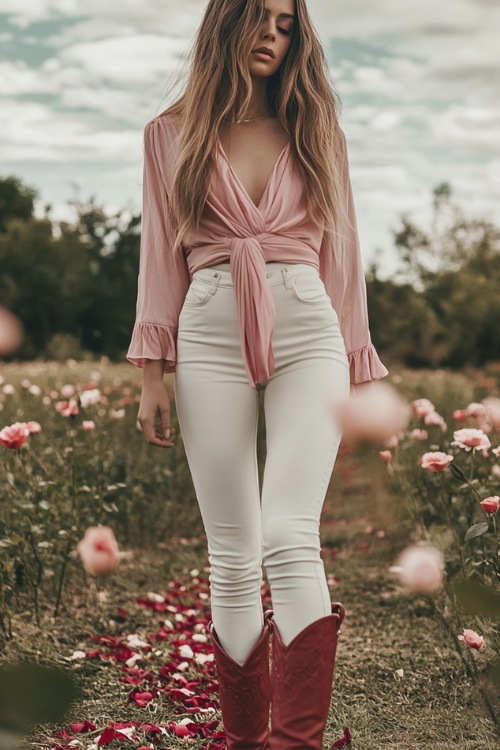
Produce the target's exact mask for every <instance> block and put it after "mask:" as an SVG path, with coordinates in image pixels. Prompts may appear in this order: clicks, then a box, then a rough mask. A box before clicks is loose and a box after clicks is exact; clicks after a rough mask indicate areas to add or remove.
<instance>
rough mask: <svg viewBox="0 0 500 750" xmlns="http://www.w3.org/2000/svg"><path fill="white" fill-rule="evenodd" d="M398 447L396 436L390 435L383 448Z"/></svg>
mask: <svg viewBox="0 0 500 750" xmlns="http://www.w3.org/2000/svg"><path fill="white" fill-rule="evenodd" d="M398 445H399V438H398V436H397V435H391V437H390V438H389V440H386V441H385V443H384V446H385V447H386V448H396V446H398Z"/></svg>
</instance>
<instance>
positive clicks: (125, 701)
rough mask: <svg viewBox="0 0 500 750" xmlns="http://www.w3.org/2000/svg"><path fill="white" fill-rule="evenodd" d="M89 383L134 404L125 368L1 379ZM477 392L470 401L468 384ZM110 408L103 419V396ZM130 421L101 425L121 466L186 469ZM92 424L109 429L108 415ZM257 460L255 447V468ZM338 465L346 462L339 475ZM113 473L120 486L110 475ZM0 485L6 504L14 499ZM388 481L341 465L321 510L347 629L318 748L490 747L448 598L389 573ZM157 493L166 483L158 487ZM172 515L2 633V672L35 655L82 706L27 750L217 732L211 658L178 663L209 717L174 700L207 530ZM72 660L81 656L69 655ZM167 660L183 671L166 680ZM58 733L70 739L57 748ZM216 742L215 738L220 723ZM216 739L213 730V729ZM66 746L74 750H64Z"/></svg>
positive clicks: (407, 527)
mask: <svg viewBox="0 0 500 750" xmlns="http://www.w3.org/2000/svg"><path fill="white" fill-rule="evenodd" d="M95 370H98V371H100V372H101V373H102V380H101V382H100V387H101V388H103V387H104V384H105V383H109V384H110V385H112V386H113V388H118V389H119V390H122V391H123V389H124V388H125V389H127V393H128V389H130V393H131V394H132V396H134V394H137V392H138V389H139V387H140V373H139V372H137V371H136V370H135V368H132V367H130V366H125V367H123V366H112V365H109V364H107V363H101V364H99V363H97V364H95V363H94V364H93V363H82V364H81V365H79V366H78V368H76V369H75V368H74V367H73V368H71V369H70V370H68V369H67V368H65V367H62V366H56V365H53V366H51V367H48V366H39V365H33V366H30V365H24V366H21V365H9V366H6V367H4V369H3V376H4V384H5V383H14V384H15V385H16V388H17V389H18V390H19V391H20V390H21V386H20V385H19V383H20V382H21V381H22V380H23V379H26V378H28V379H30V380H31V381H32V382H35V380H36V382H38V383H39V385H40V386H42V388H45V387H47V388H57V387H59V384H62V383H66V382H70V381H71V382H77V381H79V382H87V383H88V382H90V381H91V380H92V377H91V373H92V371H95ZM425 383H426V380H425V377H422V379H421V380H419V388H417V389H416V391H415V396H422V395H425V392H424V391H423V388H424V385H425ZM455 385H456V384H455ZM429 387H430V388H431V386H429ZM456 388H459V386H458V385H456ZM460 388H462V389H464V390H465V391H467V389H468V388H469V385H468V381H467V380H466V379H465V380H464V379H463V378H462V379H461V380H460ZM470 394H471V396H470V397H471V399H472V397H473V387H472V386H471V387H470ZM21 397H22V394H21V396H20V398H21ZM108 405H109V408H111V399H110V402H109V404H108ZM37 408H38V407H37ZM113 408H114V407H113ZM16 410H17V411H18V410H19V404H17V406H15V407H14V406H12V404H10V405H9V404H8V403H7V400H5V401H4V409H3V415H2V419H1V420H0V421H1V422H2V424H8V423H10V422H12V421H14V420H15V419H26V420H27V419H38V420H39V421H40V422H41V421H42V420H43V411H40V412H39V413H37V411H36V409H35V408H33V409H32V410H31V412H30V414H28V413H26V398H25V405H24V409H23V412H24V413H23V414H19V413H15V412H16ZM126 411H127V415H126V418H125V422H126V425H127V427H125V424H124V425H122V426H120V427H117V426H116V424H113V425H112V426H111V427H110V429H111V430H113V431H114V433H116V437H115V440H114V442H113V443H112V445H111V449H112V450H113V451H114V453H115V454H116V453H117V452H119V451H120V450H121V446H123V453H124V454H125V453H127V454H128V453H130V454H131V456H132V455H133V454H134V446H135V461H136V462H142V461H145V462H146V463H145V464H142V469H143V471H144V470H145V467H146V465H147V466H149V465H150V463H148V462H151V464H155V465H156V466H157V467H158V466H162V467H163V469H165V464H166V465H167V473H166V476H168V468H170V471H172V467H173V466H178V465H179V463H182V461H183V458H182V445H181V439H180V437H179V438H178V440H179V445H177V446H176V448H175V449H174V450H175V455H170V456H169V457H167V456H166V452H164V451H161V450H160V449H157V448H153V447H152V446H147V445H144V446H143V445H142V443H144V442H145V441H144V439H143V438H142V435H138V434H137V431H136V430H135V426H134V423H135V416H134V415H135V414H136V412H137V405H136V402H134V401H133V399H132V401H131V403H130V404H129V405H127V406H126ZM58 416H59V415H58ZM101 418H102V420H103V421H104V422H105V421H106V418H107V417H106V414H102V415H101ZM174 424H176V422H175V420H174ZM176 426H177V425H176ZM127 431H128V432H127ZM127 434H128V435H129V438H127V437H126V435H127ZM140 441H142V442H140ZM130 443H132V446H131V445H130ZM139 447H140V452H138V449H139ZM83 455H85V454H84V453H82V456H83ZM104 455H106V454H104ZM144 456H146V457H145V458H144ZM81 460H83V458H82V459H81ZM130 460H131V461H132V458H131V459H130ZM263 460H264V451H263V448H262V447H261V448H260V464H261V465H260V469H261V471H262V461H263ZM341 461H342V457H340V458H339V461H338V462H337V463H338V464H340V463H341ZM126 466H129V464H126ZM105 467H106V463H105ZM11 468H12V467H11ZM109 468H110V471H111V473H113V474H114V465H110V466H109ZM104 470H105V469H104ZM83 473H85V472H83ZM4 479H5V471H4ZM4 479H3V480H2V482H3V488H4V489H3V494H4V502H8V486H7V483H6V482H5V481H4ZM386 479H387V472H386V466H385V464H384V463H383V462H382V461H380V462H379V463H376V464H375V463H374V462H373V461H371V462H369V463H367V464H366V465H363V464H361V465H360V466H359V467H358V468H355V470H354V471H353V473H352V475H351V476H350V478H349V480H348V481H347V480H346V474H345V473H343V472H342V471H340V470H339V466H336V468H335V471H334V473H333V476H332V479H331V481H330V486H329V490H328V494H327V498H326V501H325V506H324V511H323V519H322V526H321V539H322V545H323V559H324V561H325V567H326V571H327V575H328V580H329V585H330V592H331V596H332V600H333V599H336V600H339V601H341V602H342V603H343V604H344V606H345V607H346V618H345V620H344V623H343V625H342V631H341V635H340V639H339V646H338V651H337V663H336V672H335V681H334V690H333V694H332V702H331V709H330V716H329V721H328V725H327V728H326V731H325V737H324V747H326V748H330V747H331V746H332V743H333V742H334V741H335V740H338V739H339V738H341V737H342V733H343V730H344V728H345V727H348V728H349V730H350V733H351V736H352V743H351V747H353V748H356V750H379V749H382V748H386V747H388V746H390V747H391V748H397V749H398V750H416V749H417V748H419V749H420V748H424V747H426V748H428V747H432V748H433V750H451V749H452V748H458V747H460V748H461V749H462V750H494V748H497V747H498V736H497V735H496V734H495V731H494V727H493V723H492V721H491V718H490V717H489V716H488V714H487V712H486V710H485V707H484V704H483V702H482V700H481V696H480V695H479V693H478V691H477V689H476V687H475V685H474V684H473V682H472V681H471V680H470V678H469V676H468V675H467V673H466V671H465V668H464V663H463V661H462V659H461V657H460V651H459V648H460V646H459V647H458V648H457V644H456V643H454V642H453V640H452V638H451V637H450V634H449V633H448V632H447V631H446V627H445V625H444V623H443V622H442V621H441V619H440V617H439V615H438V614H437V612H436V609H435V603H437V604H440V605H442V606H445V602H444V600H443V601H442V600H441V597H440V595H436V597H434V598H432V597H427V596H422V595H416V594H413V595H408V594H407V593H405V592H404V591H403V589H402V588H401V587H400V585H399V583H398V581H397V579H396V577H395V575H394V573H391V571H390V570H389V569H390V566H391V565H393V563H394V560H395V557H396V554H397V552H398V551H399V550H401V549H403V548H404V547H405V546H406V545H407V544H408V543H409V542H410V541H415V540H416V539H417V537H416V536H415V530H414V529H413V528H412V526H411V523H409V521H408V518H407V516H406V515H405V512H404V508H403V506H402V505H401V504H399V503H398V499H397V498H395V497H393V496H391V493H390V490H389V486H388V483H387V481H386ZM78 481H79V480H78ZM78 481H77V484H78ZM111 481H116V477H115V476H113V477H111V478H110V482H111ZM157 481H158V482H160V481H161V476H160V475H157ZM183 481H185V480H183ZM131 482H132V477H130V476H129V477H127V478H126V479H125V482H124V484H127V489H125V494H127V493H129V494H130V493H131V492H132V487H131ZM189 491H190V492H192V490H191V489H189ZM186 492H187V490H186ZM6 493H7V494H6ZM178 502H179V501H178V500H177V501H176V504H175V505H174V506H171V505H169V504H168V503H167V504H166V509H167V510H166V511H165V512H166V513H167V516H166V519H163V520H165V522H166V525H165V528H168V524H169V521H170V523H171V527H173V528H171V531H170V533H169V534H168V535H165V536H164V539H163V540H161V539H160V540H156V541H148V542H147V543H144V544H139V543H138V540H139V539H141V536H140V535H139V534H134V533H133V531H132V530H129V531H130V534H129V536H128V539H129V542H128V543H127V544H125V545H124V546H125V548H126V549H127V550H130V551H131V552H132V553H133V555H131V557H130V558H128V559H124V560H122V561H121V563H120V565H119V567H118V568H117V569H116V570H115V571H114V572H113V573H112V574H111V575H109V576H108V577H105V578H100V579H98V580H97V583H94V582H93V581H92V580H91V579H90V578H89V577H88V576H85V575H84V574H83V571H80V572H78V568H79V566H78V560H77V559H74V561H73V566H74V572H73V574H72V575H71V576H70V577H69V578H68V580H67V583H66V586H65V589H64V597H63V605H62V607H61V610H60V612H59V614H58V616H57V617H56V618H54V617H53V611H52V609H53V608H52V607H50V606H48V605H46V606H41V607H40V617H41V622H40V627H39V626H38V625H37V624H36V622H35V619H34V616H33V609H32V607H29V606H28V604H27V600H26V599H23V598H22V597H21V599H20V606H19V607H18V608H17V611H13V612H12V630H13V638H12V639H8V638H5V637H4V635H3V636H2V637H1V640H0V645H1V657H0V663H2V664H11V663H14V662H16V661H17V660H18V659H20V658H25V657H29V658H31V659H33V660H35V661H37V662H40V663H43V664H54V665H59V666H60V667H62V668H63V669H65V670H67V671H70V672H71V673H72V674H74V676H75V680H76V681H77V682H78V684H79V685H80V687H81V689H82V690H83V698H82V699H81V700H80V701H78V702H77V703H76V704H75V705H73V706H72V708H71V710H70V712H69V713H68V715H67V717H66V719H65V721H64V723H62V724H60V725H52V724H43V725H36V726H35V727H33V729H32V731H31V732H30V734H29V735H28V736H27V737H26V738H25V740H24V742H23V744H22V748H25V749H26V748H33V747H35V748H50V747H54V748H56V747H60V748H63V747H64V748H65V747H77V748H97V747H98V745H97V744H96V743H97V740H98V738H99V737H100V736H101V735H102V732H103V730H104V729H105V728H106V727H109V726H112V722H124V723H126V722H139V723H143V722H150V723H151V724H152V725H155V726H158V725H162V726H163V727H165V726H167V723H168V722H169V721H175V722H177V723H178V722H180V721H181V720H182V719H188V718H189V719H190V720H191V721H192V722H195V723H196V722H199V723H200V724H203V723H204V722H207V723H210V722H214V721H216V720H219V719H220V713H219V710H218V707H217V695H216V692H214V691H213V690H212V683H213V662H211V661H210V659H209V660H208V661H204V660H203V658H202V657H200V659H199V660H198V661H197V660H195V659H193V658H191V657H190V656H186V653H187V652H186V651H184V652H182V653H184V657H185V658H184V661H185V662H187V666H186V667H185V668H184V667H183V670H184V671H183V674H184V677H187V678H188V680H189V682H188V684H189V685H190V690H191V688H192V694H193V695H195V696H201V697H202V698H203V700H202V699H200V701H199V705H200V706H202V705H204V706H205V707H206V710H205V711H203V712H196V711H195V710H193V708H192V703H191V704H190V703H189V701H186V700H185V698H186V697H187V694H184V695H182V694H179V693H171V694H170V693H169V690H171V689H172V688H173V687H174V685H176V686H177V688H179V687H180V686H181V685H182V684H183V683H182V682H179V681H177V682H176V681H175V679H174V677H173V675H175V674H177V675H178V674H179V661H181V662H182V660H180V659H179V657H178V655H179V642H182V641H183V640H185V641H186V643H189V644H190V645H191V646H193V643H195V644H196V645H195V646H193V649H197V651H196V653H200V654H202V655H203V654H204V655H205V656H206V655H207V654H209V653H211V646H209V644H206V643H204V642H203V639H199V640H197V641H192V640H191V638H192V635H193V633H195V632H196V633H198V634H201V635H203V633H204V628H203V624H204V623H206V622H207V620H208V618H209V600H208V580H207V577H208V559H207V553H206V539H205V537H204V535H203V533H202V531H200V520H199V517H198V515H197V508H196V505H195V504H193V503H191V505H190V506H189V508H190V513H191V514H192V518H191V528H192V529H193V530H194V534H189V533H188V532H189V519H187V520H186V519H185V517H184V515H183V514H180V515H179V511H178ZM118 505H119V503H118ZM120 507H121V506H120ZM157 509H158V500H157V499H155V504H154V513H153V514H152V515H151V516H150V517H149V518H148V517H147V509H144V508H143V509H142V511H141V513H142V515H143V516H144V513H146V517H145V518H143V524H144V525H145V526H147V525H148V524H157V523H158V517H157V515H156V514H157ZM169 512H171V513H172V516H171V517H169V516H168V513H169ZM174 514H177V515H174ZM101 518H102V517H101ZM110 518H111V520H112V516H111V517H110ZM160 520H161V519H160ZM179 531H180V532H181V533H179ZM144 538H146V537H145V536H144ZM147 538H148V539H149V538H150V537H147ZM263 574H265V572H264V573H263ZM264 583H265V585H263V589H262V593H263V603H264V607H265V608H267V607H270V606H271V600H270V595H269V588H268V585H267V580H265V582H264ZM155 603H156V605H158V608H156V607H155ZM169 603H170V607H171V609H163V611H161V610H162V607H161V606H159V605H162V606H163V605H168V604H169ZM175 610H176V611H177V614H178V615H179V617H178V619H177V623H178V627H176V626H175V625H174V626H173V627H172V628H171V629H168V628H167V631H166V632H163V631H162V628H161V623H164V621H165V619H167V620H168V619H169V618H171V619H172V618H174V617H175ZM195 623H196V627H195V626H194V624H195ZM181 626H182V627H181ZM467 627H469V625H467ZM470 627H472V625H471V626H470ZM458 632H460V631H457V633H458ZM103 636H104V638H103ZM131 636H133V638H131ZM96 637H97V638H98V639H99V638H100V640H96ZM125 647H126V648H127V649H129V650H128V651H127V650H126V648H125ZM96 650H97V651H96ZM181 651H182V650H181ZM75 652H82V653H83V654H84V655H83V656H80V657H75ZM92 652H93V656H91V657H89V654H92ZM85 654H86V656H85ZM176 659H177V661H175V660H176ZM129 660H130V661H129ZM171 662H172V663H173V662H175V664H176V668H174V667H172V669H170V668H167V665H169V664H170V663H171ZM127 664H128V667H127ZM127 670H128V671H127ZM155 689H156V690H157V693H156V694H153V695H152V697H150V698H146V699H144V700H145V705H140V702H141V701H140V700H137V699H135V698H134V699H132V700H131V695H137V694H138V693H139V694H140V691H143V692H147V691H149V692H150V693H154V690H155ZM188 692H190V691H189V690H188ZM84 722H89V724H88V725H87V729H88V731H85V732H83V731H78V732H75V731H72V730H71V729H70V725H71V724H78V723H80V724H81V723H84ZM91 727H94V728H93V729H92V728H91ZM64 729H65V730H66V731H67V732H68V736H69V739H68V738H66V739H64V738H62V737H59V738H56V734H57V733H60V732H61V731H62V730H64ZM218 729H222V724H221V723H220V722H219V724H218ZM125 731H126V730H125ZM210 731H214V732H216V728H215V725H212V729H211V730H210ZM133 734H134V737H135V739H128V738H127V737H122V738H120V737H119V736H118V737H115V738H114V739H110V741H109V743H108V742H106V743H104V744H106V746H107V747H110V748H111V750H114V749H115V748H121V747H127V748H132V749H133V750H136V749H137V748H145V747H153V746H158V747H162V748H172V750H174V749H175V750H176V749H177V748H181V747H186V744H187V743H189V745H190V746H192V747H195V748H198V747H199V748H207V749H208V748H210V747H211V745H210V742H211V741H212V742H215V739H212V740H210V739H209V738H207V737H202V736H198V737H196V736H195V737H193V738H191V739H190V740H189V741H188V740H186V739H185V738H182V737H176V736H175V735H173V734H172V733H170V732H169V734H168V736H167V735H166V734H164V735H163V737H162V738H161V740H158V739H157V745H154V744H152V739H151V737H152V736H153V735H148V733H147V732H146V731H144V730H142V729H137V730H136V731H135V732H134V733H133ZM71 738H73V742H72V743H71V744H69V742H70V741H71ZM58 743H59V744H58ZM214 747H215V745H214Z"/></svg>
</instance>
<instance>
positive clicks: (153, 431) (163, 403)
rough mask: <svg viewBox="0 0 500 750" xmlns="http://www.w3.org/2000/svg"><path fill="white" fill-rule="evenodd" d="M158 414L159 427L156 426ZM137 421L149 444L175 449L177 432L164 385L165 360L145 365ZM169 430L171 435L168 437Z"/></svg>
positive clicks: (149, 362)
mask: <svg viewBox="0 0 500 750" xmlns="http://www.w3.org/2000/svg"><path fill="white" fill-rule="evenodd" d="M157 414H158V415H159V417H160V425H159V426H155V417H156V415H157ZM137 421H138V423H139V425H140V428H141V430H142V432H143V434H144V437H145V438H146V440H147V442H148V443H150V444H151V445H158V446H160V448H172V447H173V445H174V440H175V432H176V431H175V427H173V426H172V425H171V424H170V398H169V395H168V393H167V390H166V388H165V385H164V383H163V360H149V361H147V362H146V363H145V366H144V378H143V384H142V393H141V401H140V404H139V412H138V414H137ZM168 430H170V435H169V436H168V437H167V434H168Z"/></svg>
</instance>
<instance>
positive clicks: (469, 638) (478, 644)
mask: <svg viewBox="0 0 500 750" xmlns="http://www.w3.org/2000/svg"><path fill="white" fill-rule="evenodd" d="M458 640H459V641H463V642H464V643H465V644H466V645H467V646H469V648H476V649H478V650H479V649H480V648H482V647H483V646H484V638H483V636H482V635H479V633H476V632H475V631H474V630H468V629H467V628H464V634H463V635H459V636H458Z"/></svg>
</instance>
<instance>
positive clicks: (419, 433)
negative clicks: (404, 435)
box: [410, 427, 429, 440]
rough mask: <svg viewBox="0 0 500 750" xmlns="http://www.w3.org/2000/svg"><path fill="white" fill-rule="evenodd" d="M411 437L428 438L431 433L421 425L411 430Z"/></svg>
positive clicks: (417, 438)
mask: <svg viewBox="0 0 500 750" xmlns="http://www.w3.org/2000/svg"><path fill="white" fill-rule="evenodd" d="M410 437H411V438H413V439H414V440H427V438H428V437H429V433H428V432H427V430H421V429H420V428H419V427H415V429H414V430H412V431H411V432H410Z"/></svg>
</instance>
